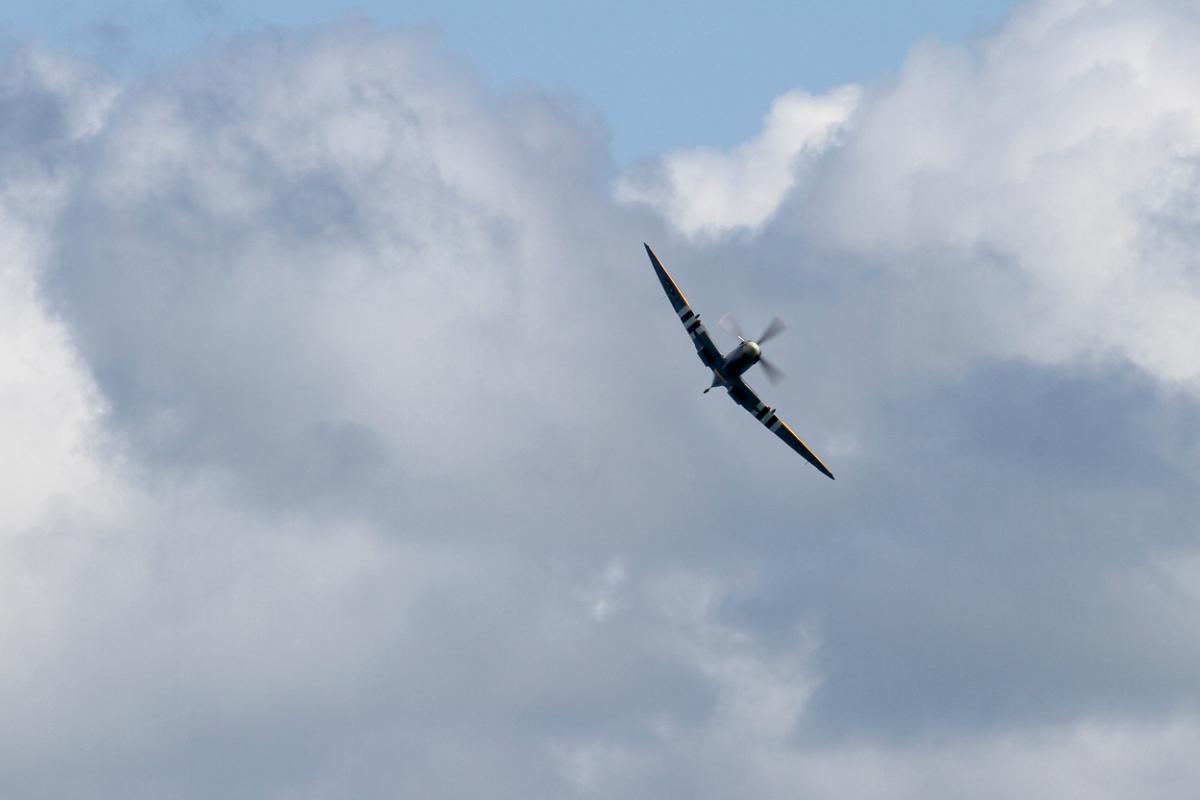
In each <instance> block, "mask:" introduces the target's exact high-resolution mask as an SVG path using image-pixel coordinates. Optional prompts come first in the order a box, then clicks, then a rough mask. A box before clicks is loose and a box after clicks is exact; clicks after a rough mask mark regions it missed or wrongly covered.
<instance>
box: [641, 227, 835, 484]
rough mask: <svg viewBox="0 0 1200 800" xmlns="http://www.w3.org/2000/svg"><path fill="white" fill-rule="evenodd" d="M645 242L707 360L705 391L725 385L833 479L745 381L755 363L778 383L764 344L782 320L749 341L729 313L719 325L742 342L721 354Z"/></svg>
mask: <svg viewBox="0 0 1200 800" xmlns="http://www.w3.org/2000/svg"><path fill="white" fill-rule="evenodd" d="M643 245H644V246H645V248H646V255H648V256H650V263H651V264H652V265H653V266H654V272H655V274H657V275H658V280H659V282H660V283H661V284H662V287H663V291H664V292H666V293H667V299H668V300H670V301H671V307H672V308H674V309H675V313H676V314H678V315H679V321H680V322H682V323H683V329H684V330H685V331H687V333H688V335H689V336H691V337H692V343H693V344H695V345H696V355H698V356H700V360H701V361H703V362H704V366H706V367H708V368H709V369H711V370H712V374H713V381H712V385H711V386H709V387H708V389H705V390H704V391H705V392H708V391H709V389H714V388H716V387H718V386H721V387H724V388H725V389H726V390H728V392H729V396H730V397H731V398H733V402H735V403H737V404H738V405H739V406H741V407H742V408H744V409H746V410H747V411H749V412H750V413H751V414H753V415H754V417H755V419H757V420H758V421H759V422H761V423H762V424H763V425H765V426H766V427H767V429H768V430H770V431H771V433H774V434H775V435H776V436H778V437H779V438H780V439H782V440H783V441H784V442H785V443H786V444H787V446H788V447H790V448H792V449H793V450H795V451H796V452H797V453H799V454H800V455H802V456H804V458H805V459H806V460H807V461H808V463H810V464H812V465H813V466H814V467H816V468H817V469H819V470H820V471H821V473H822V474H824V475H826V476H828V477H829V478H830V479H832V478H833V473H832V472H830V471H829V468H828V467H826V466H825V465H824V464H822V463H821V459H819V458H817V455H816V453H814V452H813V451H812V450H810V449H809V448H808V445H806V444H805V443H804V442H803V441H802V440H801V439H800V437H799V436H797V435H796V432H795V431H793V430H792V429H791V428H789V427H788V424H787V423H786V422H784V421H783V420H781V419H780V418H779V417H777V416H775V409H773V408H771V407H770V406H768V405H766V404H765V403H763V401H761V400H759V399H758V395H756V394H755V393H754V391H753V390H752V389H751V388H750V387H749V386H747V385H746V382H745V381H743V380H742V373H744V372H745V371H746V370H748V369H750V368H751V367H752V366H754V365H755V364H759V365H761V366H762V368H763V370H764V371H765V372H766V373H767V378H769V379H770V381H771V382H772V383H776V382H778V381H779V379H780V378H781V377H783V373H781V372H780V371H779V370H778V369H777V368H776V367H775V366H774V365H773V364H771V363H770V362H769V361H767V360H765V359H764V358H763V357H762V345H763V343H764V342H766V341H767V340H768V339H770V338H771V337H772V336H775V335H776V334H778V333H780V332H782V331H783V328H784V325H783V322H781V321H780V320H779V318H778V317H776V318H775V319H773V320H771V324H770V325H768V326H767V329H766V330H765V331H763V333H762V336H759V337H758V339H756V340H750V339H746V337H745V336H743V335H742V331H741V328H740V327H739V326H738V324H737V322H736V321H734V319H733V317H732V316H730V315H729V314H726V315H725V316H724V317H722V318H721V320H720V321H719V323H718V324H719V325H721V327H723V328H725V329H726V330H727V331H729V332H730V333H731V334H733V335H734V336H736V337H737V338H738V339H739V343H738V346H737V347H735V348H733V349H732V350H730V351H729V352H728V353H726V354H724V355H721V351H720V350H718V349H717V346H716V345H715V344H713V340H712V338H710V337H709V335H708V331H707V330H705V328H704V323H702V322H701V321H700V317H698V316H696V312H694V311H692V308H691V306H690V305H688V301H687V298H686V297H684V296H683V292H681V291H679V286H678V285H676V283H675V280H674V279H673V278H672V277H671V275H670V273H668V272H667V270H666V268H665V267H663V265H662V262H661V261H659V260H658V256H656V255H654V251H653V250H651V249H650V245H648V244H645V243H644V242H643Z"/></svg>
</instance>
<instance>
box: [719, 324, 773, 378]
mask: <svg viewBox="0 0 1200 800" xmlns="http://www.w3.org/2000/svg"><path fill="white" fill-rule="evenodd" d="M717 324H718V325H720V326H721V327H722V328H724V329H725V331H726V332H727V333H729V334H731V335H733V336H736V337H737V338H738V340H739V341H742V342H747V341H748V342H750V344H753V345H756V346H758V347H760V348H761V346H762V345H763V344H765V343H766V342H767V340H769V339H772V338H774V337H775V336H778V335H779V334H781V333H783V332H784V331H785V330H787V325H784V324H783V320H781V319H780V318H779V317H775V318H773V319H772V320H771V321H770V322H769V323H768V324H767V329H766V330H765V331H763V332H762V335H761V336H759V337H758V338H757V339H747V338H746V336H745V334H744V333H742V326H741V325H739V324H738V321H737V320H736V319H734V318H733V314H726V315H725V316H723V317H721V318H720V319H719V320H717ZM760 353H761V350H760ZM758 363H759V365H761V366H762V368H763V372H765V373H767V380H769V381H770V382H771V383H772V385H774V384H777V383H779V382H780V381H781V380H783V379H784V377H786V376H785V375H784V372H783V370H781V369H780V368H779V367H777V366H775V365H774V364H772V363H771V362H770V361H768V360H767V359H766V358H764V357H763V356H762V355H759V358H758Z"/></svg>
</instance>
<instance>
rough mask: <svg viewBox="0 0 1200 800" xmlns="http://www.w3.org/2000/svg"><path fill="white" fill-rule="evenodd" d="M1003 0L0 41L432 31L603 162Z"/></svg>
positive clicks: (891, 57) (201, 22) (278, 8)
mask: <svg viewBox="0 0 1200 800" xmlns="http://www.w3.org/2000/svg"><path fill="white" fill-rule="evenodd" d="M1012 5H1013V2H1012V0H968V1H967V2H948V0H913V1H912V2H908V3H904V4H899V3H892V2H882V1H881V0H845V1H844V2H837V3H834V2H827V1H820V0H800V1H799V2H778V1H777V0H754V2H744V3H736V4H731V3H724V2H713V0H704V2H699V3H679V2H674V1H672V0H667V1H664V0H655V1H654V2H645V1H644V0H642V1H640V2H635V1H634V0H612V1H610V2H594V1H592V0H588V2H576V3H548V2H544V0H518V2H511V3H502V4H496V3H480V2H478V0H445V2H439V3H434V4H430V3H417V2H411V0H403V1H402V2H374V1H373V0H367V1H366V2H361V3H353V4H351V3H339V2H333V1H331V0H303V1H302V2H278V1H277V0H263V1H261V2H255V3H240V4H239V3H228V2H224V0H174V1H173V2H146V1H145V0H60V1H59V2H56V3H53V4H37V3H15V4H13V6H14V7H13V8H12V9H9V10H8V12H7V13H6V14H4V15H3V19H2V20H0V41H7V42H8V43H9V45H10V46H13V45H17V44H20V43H25V42H28V41H40V42H44V43H46V44H47V45H50V46H53V47H55V48H58V49H60V50H64V51H67V52H71V53H73V54H76V55H80V56H83V57H85V58H87V59H88V60H90V61H92V62H95V63H98V64H100V65H102V66H103V67H104V68H105V69H106V70H108V71H111V72H114V73H117V74H119V75H122V76H136V75H140V74H145V73H147V72H149V71H153V70H156V69H163V68H165V67H167V66H169V65H171V64H174V63H178V62H179V60H180V59H185V58H187V57H188V55H189V54H191V53H193V52H194V51H195V50H196V49H197V48H202V47H220V46H221V45H222V43H224V42H226V41H228V40H229V38H231V37H235V36H239V35H243V36H244V35H253V34H255V33H260V34H261V33H262V32H263V31H271V30H274V31H281V30H291V31H296V30H298V29H313V28H319V27H321V26H323V25H329V24H336V23H337V22H339V21H345V20H351V19H359V20H364V21H370V22H371V23H373V24H375V25H377V26H380V27H387V28H397V27H407V28H420V29H423V30H426V31H429V32H430V33H432V34H433V35H435V36H437V37H438V38H439V39H440V40H441V41H442V42H443V43H444V44H445V46H446V47H447V48H448V49H449V50H451V51H452V52H453V53H454V54H455V58H456V59H458V60H459V61H460V62H462V63H465V64H469V65H470V66H471V67H472V68H473V69H474V71H475V74H476V78H477V79H478V80H480V81H482V82H483V83H484V84H485V85H486V86H487V87H488V88H490V89H492V90H493V91H504V90H506V89H511V88H513V87H519V86H527V87H530V88H534V89H536V90H538V91H543V92H555V93H562V94H568V95H573V96H575V97H577V98H579V99H581V100H582V101H583V102H584V103H585V104H586V105H587V106H589V107H590V109H591V110H592V111H593V112H594V113H599V114H600V115H601V116H602V118H603V120H604V123H605V125H606V126H607V128H608V130H609V135H610V137H611V155H612V157H613V158H614V159H616V160H617V161H618V162H619V163H625V162H628V161H631V160H635V159H639V158H650V157H653V156H656V155H658V154H660V153H662V152H664V151H665V150H668V149H671V148H676V147H684V146H694V145H700V144H704V145H712V146H720V147H729V146H733V145H735V144H737V143H738V142H740V141H742V140H743V139H746V138H749V137H750V136H752V135H753V134H754V132H755V130H756V128H757V126H758V123H759V121H760V120H761V118H762V115H763V114H764V113H765V110H766V109H767V108H768V107H769V105H770V103H771V100H772V99H773V98H774V97H775V96H777V95H779V94H782V93H783V92H785V91H787V90H788V89H791V88H794V87H796V86H803V87H805V88H807V89H809V90H812V91H818V90H824V89H827V88H831V87H832V86H835V85H840V84H843V83H848V82H852V81H865V80H874V79H879V78H882V77H884V76H886V75H887V74H888V73H890V72H892V71H894V70H895V69H896V67H898V66H899V64H900V63H901V62H902V61H903V59H904V55H905V53H906V52H907V51H908V49H909V47H911V46H912V44H913V43H914V42H916V41H918V40H923V39H930V38H936V39H942V40H946V41H960V40H963V39H965V38H967V37H969V36H972V35H975V34H978V33H981V32H983V31H986V30H988V29H990V28H992V27H994V26H996V25H998V24H999V23H1000V21H1001V20H1002V19H1003V18H1004V15H1005V13H1006V12H1007V11H1008V10H1009V9H1010V8H1011V7H1012Z"/></svg>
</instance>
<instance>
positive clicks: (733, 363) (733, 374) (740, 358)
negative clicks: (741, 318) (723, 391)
mask: <svg viewBox="0 0 1200 800" xmlns="http://www.w3.org/2000/svg"><path fill="white" fill-rule="evenodd" d="M761 358H762V348H761V347H760V346H759V345H758V342H747V341H743V342H741V344H739V345H738V346H737V347H735V348H733V349H732V350H730V351H729V352H728V353H726V354H725V355H724V356H722V357H721V364H720V365H719V366H718V367H717V368H716V369H714V370H713V382H712V386H709V387H708V389H713V388H716V387H717V386H725V387H726V388H728V387H729V386H731V385H732V384H733V383H734V381H736V380H737V379H738V378H740V377H741V375H742V373H743V372H745V371H746V370H748V369H750V368H751V367H753V366H754V365H755V364H757V363H758V361H759V359H761ZM708 389H705V390H704V391H706V392H707V391H708Z"/></svg>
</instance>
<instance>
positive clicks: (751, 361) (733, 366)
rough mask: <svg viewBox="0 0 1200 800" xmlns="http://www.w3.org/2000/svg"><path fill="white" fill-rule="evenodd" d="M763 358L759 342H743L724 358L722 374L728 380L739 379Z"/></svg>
mask: <svg viewBox="0 0 1200 800" xmlns="http://www.w3.org/2000/svg"><path fill="white" fill-rule="evenodd" d="M760 358H762V348H761V347H759V346H758V343H757V342H742V343H741V344H739V345H738V346H737V347H735V348H733V349H732V350H730V351H729V352H728V353H726V354H725V356H724V363H723V364H721V372H722V373H723V374H724V375H725V377H727V378H737V377H739V376H740V375H741V374H742V373H743V372H745V371H746V370H748V369H750V368H751V367H753V366H754V365H755V364H757V363H758V360H759V359H760Z"/></svg>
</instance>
